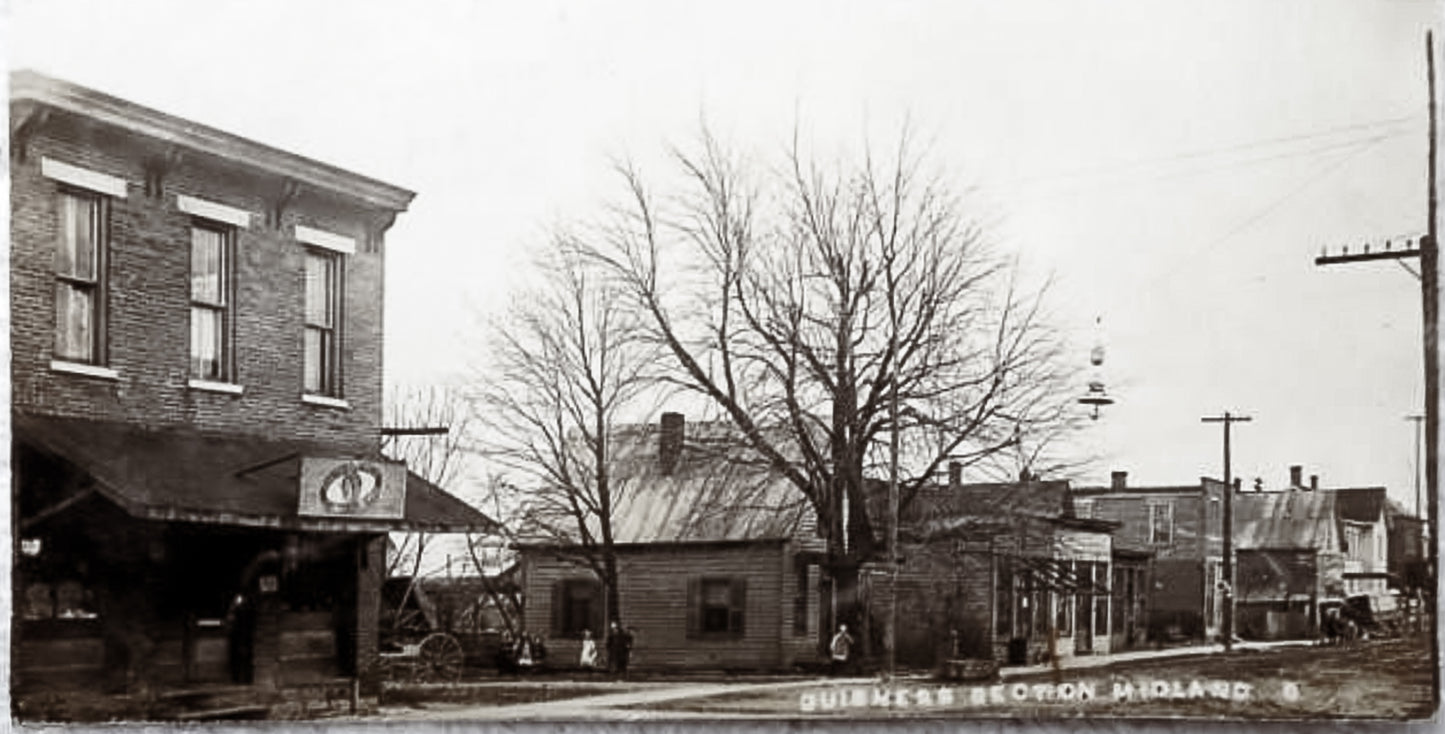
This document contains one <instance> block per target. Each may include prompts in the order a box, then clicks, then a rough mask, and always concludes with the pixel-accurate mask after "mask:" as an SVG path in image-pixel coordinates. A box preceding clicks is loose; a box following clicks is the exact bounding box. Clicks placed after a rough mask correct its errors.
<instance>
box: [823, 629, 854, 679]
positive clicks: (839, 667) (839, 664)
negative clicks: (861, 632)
mask: <svg viewBox="0 0 1445 734" xmlns="http://www.w3.org/2000/svg"><path fill="white" fill-rule="evenodd" d="M852 654H853V636H852V635H850V634H848V625H846V624H840V625H838V634H836V635H833V641H832V642H830V643H828V657H829V659H830V665H829V672H830V673H832V674H833V675H839V674H840V673H843V672H845V671H846V670H847V669H848V659H849V657H851V656H852Z"/></svg>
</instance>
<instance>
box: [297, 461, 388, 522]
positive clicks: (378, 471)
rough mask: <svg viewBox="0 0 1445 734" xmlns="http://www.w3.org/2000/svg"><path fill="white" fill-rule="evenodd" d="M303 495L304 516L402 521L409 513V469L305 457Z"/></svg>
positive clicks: (302, 469)
mask: <svg viewBox="0 0 1445 734" xmlns="http://www.w3.org/2000/svg"><path fill="white" fill-rule="evenodd" d="M300 495H301V499H300V506H299V507H298V510H297V512H298V513H299V514H301V515H311V516H320V517H360V518H377V519H388V520H399V519H401V518H402V517H403V516H404V515H405V512H406V465H405V464H402V463H400V462H389V461H370V460H363V459H328V458H321V457H312V456H306V457H302V458H301V492H300Z"/></svg>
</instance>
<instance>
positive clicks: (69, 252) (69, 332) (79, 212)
mask: <svg viewBox="0 0 1445 734" xmlns="http://www.w3.org/2000/svg"><path fill="white" fill-rule="evenodd" d="M59 209H60V233H59V234H60V236H59V237H58V238H57V240H56V249H55V280H56V282H55V358H56V359H60V360H64V361H68V362H80V363H84V364H96V365H98V364H104V363H105V301H106V278H105V272H106V264H105V257H106V240H107V232H106V199H105V197H104V196H102V195H99V194H94V193H90V192H85V191H80V190H76V189H69V188H67V189H62V190H61V192H60V198H59Z"/></svg>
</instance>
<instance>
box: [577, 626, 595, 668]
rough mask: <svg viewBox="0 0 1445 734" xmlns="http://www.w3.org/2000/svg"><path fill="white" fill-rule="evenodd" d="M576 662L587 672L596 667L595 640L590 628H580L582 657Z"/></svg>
mask: <svg viewBox="0 0 1445 734" xmlns="http://www.w3.org/2000/svg"><path fill="white" fill-rule="evenodd" d="M578 662H579V664H580V665H581V666H582V669H583V670H584V671H587V672H589V673H590V672H592V671H594V670H596V669H597V640H595V639H593V637H592V630H590V629H584V630H582V659H581V660H580V661H578Z"/></svg>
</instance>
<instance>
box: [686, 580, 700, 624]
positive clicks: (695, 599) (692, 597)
mask: <svg viewBox="0 0 1445 734" xmlns="http://www.w3.org/2000/svg"><path fill="white" fill-rule="evenodd" d="M701 610H702V579H699V578H696V577H694V578H689V579H688V580H687V636H688V639H692V638H695V637H697V636H698V635H699V633H700V632H701V625H700V624H699V619H698V617H699V616H700V615H701Z"/></svg>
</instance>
